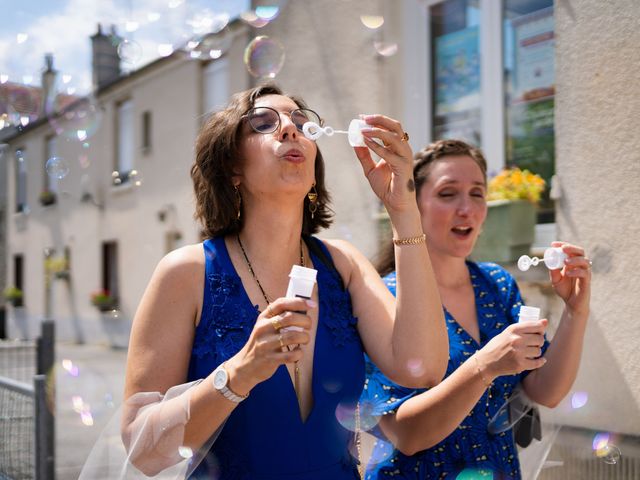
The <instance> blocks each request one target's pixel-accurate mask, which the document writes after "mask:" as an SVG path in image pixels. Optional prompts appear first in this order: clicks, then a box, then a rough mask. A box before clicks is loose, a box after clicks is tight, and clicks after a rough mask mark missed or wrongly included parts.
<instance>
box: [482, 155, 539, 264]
mask: <svg viewBox="0 0 640 480" xmlns="http://www.w3.org/2000/svg"><path fill="white" fill-rule="evenodd" d="M544 188H545V181H544V180H543V179H542V177H540V175H536V174H534V173H531V172H530V171H529V170H521V169H519V168H517V167H515V168H507V169H504V170H503V171H502V172H500V173H499V174H498V175H496V176H495V177H493V178H491V180H490V181H489V185H488V192H487V199H488V202H487V205H488V211H487V219H486V220H485V223H484V226H483V227H482V235H480V237H479V238H478V241H477V243H476V246H475V248H474V249H473V252H472V254H471V257H472V258H473V259H474V260H476V261H493V262H515V261H517V260H518V258H520V256H521V255H525V254H528V253H529V250H530V248H531V244H532V243H533V239H534V235H535V226H536V205H537V204H538V202H539V201H540V195H541V194H542V192H543V191H544Z"/></svg>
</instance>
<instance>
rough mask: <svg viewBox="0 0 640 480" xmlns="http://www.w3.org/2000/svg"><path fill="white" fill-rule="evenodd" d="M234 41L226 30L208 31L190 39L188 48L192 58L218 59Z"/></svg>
mask: <svg viewBox="0 0 640 480" xmlns="http://www.w3.org/2000/svg"><path fill="white" fill-rule="evenodd" d="M232 43H233V38H232V37H231V35H229V34H226V33H225V32H221V33H208V34H206V35H202V36H200V37H195V38H193V39H191V40H189V42H187V46H186V50H187V52H189V55H190V56H191V58H203V59H210V58H213V59H216V58H220V57H221V56H222V55H223V54H225V53H226V52H227V51H228V50H229V48H231V45H232Z"/></svg>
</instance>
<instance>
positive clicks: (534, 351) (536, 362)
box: [476, 319, 548, 380]
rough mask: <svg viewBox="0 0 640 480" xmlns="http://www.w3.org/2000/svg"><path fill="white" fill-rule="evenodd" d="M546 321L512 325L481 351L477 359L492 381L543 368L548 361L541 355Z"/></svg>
mask: <svg viewBox="0 0 640 480" xmlns="http://www.w3.org/2000/svg"><path fill="white" fill-rule="evenodd" d="M547 324H548V321H547V320H546V319H542V320H537V321H531V322H523V323H514V324H512V325H509V326H508V327H507V328H506V329H505V330H504V331H503V332H501V333H500V334H499V335H496V336H495V337H493V338H492V339H491V340H490V341H489V343H487V344H486V345H485V346H484V347H483V348H482V349H481V350H479V351H478V352H477V353H476V358H477V359H478V361H479V362H480V364H481V365H483V366H484V370H485V371H486V372H487V374H489V375H491V377H492V378H491V379H492V380H493V379H494V378H496V377H499V376H501V375H515V374H518V373H520V372H523V371H525V370H535V369H537V368H540V367H542V366H543V365H544V364H545V363H546V359H544V358H543V357H541V355H542V345H544V332H545V330H546V328H547Z"/></svg>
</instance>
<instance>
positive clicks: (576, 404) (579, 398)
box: [571, 392, 589, 410]
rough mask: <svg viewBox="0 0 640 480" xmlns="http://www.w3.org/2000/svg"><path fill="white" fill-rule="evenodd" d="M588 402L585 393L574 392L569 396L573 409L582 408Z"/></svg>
mask: <svg viewBox="0 0 640 480" xmlns="http://www.w3.org/2000/svg"><path fill="white" fill-rule="evenodd" d="M588 400H589V395H588V394H587V392H574V394H573V395H571V407H572V408H574V409H576V410H577V409H578V408H582V407H584V406H585V405H586V404H587V401H588Z"/></svg>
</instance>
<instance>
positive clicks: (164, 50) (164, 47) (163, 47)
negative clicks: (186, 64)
mask: <svg viewBox="0 0 640 480" xmlns="http://www.w3.org/2000/svg"><path fill="white" fill-rule="evenodd" d="M172 53H173V45H171V44H170V43H160V44H159V45H158V55H160V56H161V57H168V56H169V55H171V54H172Z"/></svg>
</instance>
